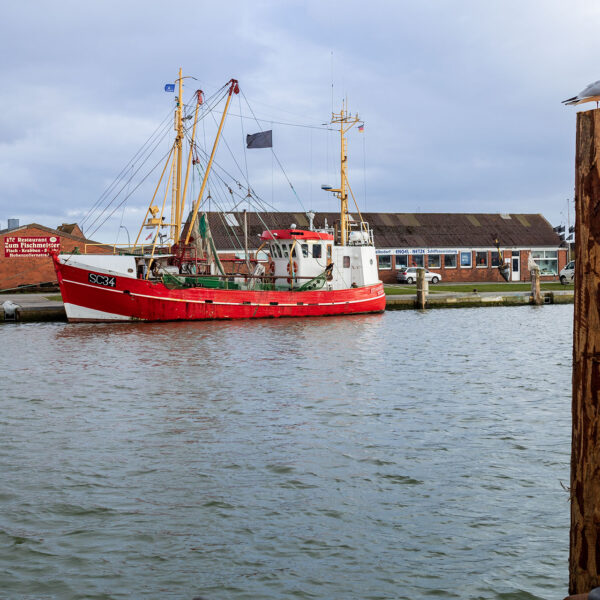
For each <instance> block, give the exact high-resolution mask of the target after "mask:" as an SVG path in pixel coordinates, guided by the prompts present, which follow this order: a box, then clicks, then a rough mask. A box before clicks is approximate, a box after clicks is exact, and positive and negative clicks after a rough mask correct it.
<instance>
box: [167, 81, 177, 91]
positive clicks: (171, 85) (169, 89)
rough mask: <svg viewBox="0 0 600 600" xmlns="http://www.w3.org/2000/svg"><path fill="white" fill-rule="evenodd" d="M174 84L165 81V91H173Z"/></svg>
mask: <svg viewBox="0 0 600 600" xmlns="http://www.w3.org/2000/svg"><path fill="white" fill-rule="evenodd" d="M174 91H175V84H174V83H166V84H165V92H174Z"/></svg>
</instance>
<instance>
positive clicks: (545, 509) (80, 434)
mask: <svg viewBox="0 0 600 600" xmlns="http://www.w3.org/2000/svg"><path fill="white" fill-rule="evenodd" d="M572 314H573V313H572V307H571V306H544V307H541V308H538V309H536V308H530V307H522V308H514V307H511V308H487V309H456V310H438V311H430V312H427V313H418V312H413V311H400V312H390V313H386V314H384V315H379V316H360V317H350V318H348V317H346V318H325V319H314V320H312V319H309V320H269V321H261V322H218V323H183V324H181V323H167V324H146V325H141V324H140V325H136V324H131V325H127V324H123V325H120V324H119V325H108V324H106V325H66V324H19V325H4V326H1V327H0V340H1V341H2V347H3V350H4V354H3V358H4V360H3V362H4V374H3V379H2V384H1V389H2V402H1V403H0V465H1V468H2V486H1V488H0V597H1V598H9V599H20V598H27V599H32V600H33V599H34V598H35V599H36V600H40V599H61V600H63V599H66V600H68V599H83V598H86V599H87V598H91V599H133V598H148V599H154V598H161V599H162V598H177V599H179V598H181V599H189V600H191V599H192V598H197V597H202V598H204V599H207V600H213V599H219V600H221V599H246V598H247V599H257V598H261V599H263V598H265V599H270V598H344V599H347V598H357V599H384V598H389V599H399V598H401V599H410V600H415V599H422V598H425V599H426V598H440V599H441V598H444V599H446V598H468V599H486V600H487V599H499V600H533V599H537V598H539V599H546V598H562V597H563V596H564V595H566V590H567V556H568V513H569V504H568V494H567V492H566V491H565V490H564V489H563V488H562V486H561V482H562V483H564V484H565V485H568V480H569V452H570V432H571V430H570V370H571V356H570V355H571V331H572Z"/></svg>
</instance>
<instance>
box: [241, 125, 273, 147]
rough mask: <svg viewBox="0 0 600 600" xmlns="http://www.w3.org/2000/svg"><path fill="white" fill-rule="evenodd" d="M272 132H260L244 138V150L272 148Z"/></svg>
mask: <svg viewBox="0 0 600 600" xmlns="http://www.w3.org/2000/svg"><path fill="white" fill-rule="evenodd" d="M272 147H273V130H272V129H269V131H260V132H259V133H252V134H248V135H247V136H246V148H272Z"/></svg>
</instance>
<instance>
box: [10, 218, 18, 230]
mask: <svg viewBox="0 0 600 600" xmlns="http://www.w3.org/2000/svg"><path fill="white" fill-rule="evenodd" d="M18 226H19V219H9V220H8V228H9V229H16V228H17V227H18Z"/></svg>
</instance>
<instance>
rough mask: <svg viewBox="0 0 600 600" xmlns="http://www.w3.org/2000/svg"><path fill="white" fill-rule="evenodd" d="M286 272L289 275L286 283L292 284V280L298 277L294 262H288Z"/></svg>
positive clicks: (296, 264)
mask: <svg viewBox="0 0 600 600" xmlns="http://www.w3.org/2000/svg"><path fill="white" fill-rule="evenodd" d="M292 269H293V272H292ZM287 272H288V275H289V277H288V278H287V282H288V283H292V279H296V277H297V276H298V263H297V262H296V261H295V260H294V261H292V262H288V265H287ZM292 275H293V277H292Z"/></svg>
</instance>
